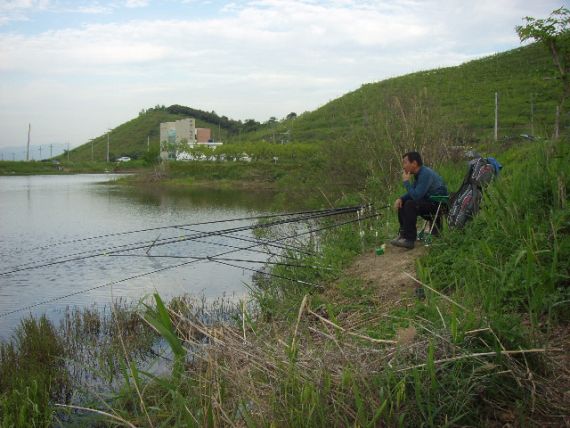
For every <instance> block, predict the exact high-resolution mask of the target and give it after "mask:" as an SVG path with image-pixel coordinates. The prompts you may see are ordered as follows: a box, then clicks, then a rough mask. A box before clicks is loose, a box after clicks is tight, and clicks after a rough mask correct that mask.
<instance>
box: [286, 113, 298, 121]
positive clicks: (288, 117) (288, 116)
mask: <svg viewBox="0 0 570 428" xmlns="http://www.w3.org/2000/svg"><path fill="white" fill-rule="evenodd" d="M296 118H297V113H295V112H294V111H292V112H291V113H289V114H288V115H287V117H286V119H287V120H291V119H296Z"/></svg>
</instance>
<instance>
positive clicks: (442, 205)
mask: <svg viewBox="0 0 570 428" xmlns="http://www.w3.org/2000/svg"><path fill="white" fill-rule="evenodd" d="M429 200H430V201H432V202H435V203H437V210H436V211H435V214H434V215H427V216H422V218H424V219H425V223H424V225H423V227H422V230H421V232H420V233H419V234H418V241H423V243H424V244H425V245H426V246H428V245H430V244H431V242H432V233H433V229H434V227H435V225H436V224H437V219H438V217H439V216H443V215H445V213H446V211H447V208H448V203H449V196H448V195H434V196H430V197H429ZM428 223H429V224H430V227H429V229H428V228H427V225H428Z"/></svg>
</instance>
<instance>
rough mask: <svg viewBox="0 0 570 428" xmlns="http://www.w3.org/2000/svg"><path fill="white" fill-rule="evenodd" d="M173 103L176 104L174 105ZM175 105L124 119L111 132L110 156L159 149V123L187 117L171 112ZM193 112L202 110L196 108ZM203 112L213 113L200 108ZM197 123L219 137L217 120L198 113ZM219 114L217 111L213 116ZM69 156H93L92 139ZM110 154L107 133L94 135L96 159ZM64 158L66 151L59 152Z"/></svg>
mask: <svg viewBox="0 0 570 428" xmlns="http://www.w3.org/2000/svg"><path fill="white" fill-rule="evenodd" d="M172 107H174V106H172ZM172 107H168V108H164V107H156V108H149V109H148V110H145V111H144V112H141V114H139V116H138V117H137V118H135V119H132V120H130V121H128V122H125V123H123V124H121V125H119V126H117V127H116V128H114V129H113V130H111V131H110V132H109V157H110V158H111V159H114V158H117V157H120V156H131V157H133V158H138V157H141V156H143V155H144V154H145V153H146V152H147V150H148V147H149V145H150V148H151V149H154V150H155V151H156V150H158V147H159V143H160V141H159V140H160V124H161V123H162V122H170V121H175V120H178V119H182V118H184V117H187V116H186V115H184V114H182V113H172V111H176V110H175V109H173V108H172ZM194 112H199V111H197V110H194ZM201 113H203V114H210V115H211V113H206V112H201ZM196 116H197V115H196V114H193V117H195V118H196V127H198V128H210V129H212V135H214V136H215V137H216V138H217V137H218V123H211V122H207V121H205V120H202V119H200V118H197V117H196ZM212 117H213V118H217V116H216V115H213V116H212ZM222 131H223V132H222V136H221V137H222V138H223V136H224V135H227V132H228V131H227V130H226V129H223V130H222ZM70 154H71V156H70V158H71V159H73V160H74V161H75V162H77V161H89V160H91V156H92V151H91V143H86V144H83V145H81V146H79V147H76V148H74V149H72V150H71V153H70ZM106 156H107V134H104V135H101V136H99V137H97V138H95V139H93V160H95V161H105V160H106ZM60 157H61V158H65V155H62V156H60Z"/></svg>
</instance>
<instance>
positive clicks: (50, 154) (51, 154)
mask: <svg viewBox="0 0 570 428" xmlns="http://www.w3.org/2000/svg"><path fill="white" fill-rule="evenodd" d="M49 157H50V159H51V158H52V157H53V144H50V145H49Z"/></svg>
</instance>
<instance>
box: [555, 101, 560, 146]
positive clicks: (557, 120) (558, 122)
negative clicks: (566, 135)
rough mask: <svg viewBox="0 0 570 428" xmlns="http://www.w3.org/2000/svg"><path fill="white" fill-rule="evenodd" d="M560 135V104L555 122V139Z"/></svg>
mask: <svg viewBox="0 0 570 428" xmlns="http://www.w3.org/2000/svg"><path fill="white" fill-rule="evenodd" d="M559 137H560V105H557V106H556V121H555V122H554V139H555V140H558V138H559Z"/></svg>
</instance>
